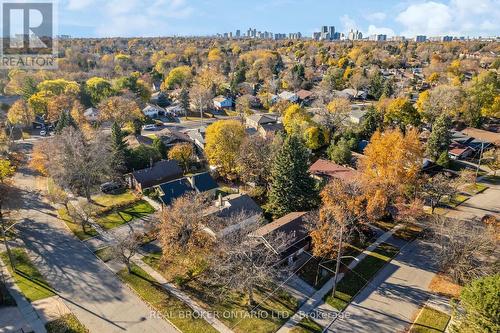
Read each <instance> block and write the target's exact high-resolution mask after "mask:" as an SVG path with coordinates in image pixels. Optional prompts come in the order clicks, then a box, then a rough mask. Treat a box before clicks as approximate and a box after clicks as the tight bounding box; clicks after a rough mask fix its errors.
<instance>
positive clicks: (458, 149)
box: [448, 145, 474, 160]
mask: <svg viewBox="0 0 500 333" xmlns="http://www.w3.org/2000/svg"><path fill="white" fill-rule="evenodd" d="M473 153H474V150H473V149H472V148H470V147H467V146H462V145H456V146H455V147H454V148H452V149H450V150H449V151H448V156H449V157H450V158H451V159H452V160H461V159H464V158H467V157H469V156H470V155H472V154H473Z"/></svg>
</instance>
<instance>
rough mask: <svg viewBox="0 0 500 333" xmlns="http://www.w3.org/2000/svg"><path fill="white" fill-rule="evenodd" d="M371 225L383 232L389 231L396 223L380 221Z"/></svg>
mask: <svg viewBox="0 0 500 333" xmlns="http://www.w3.org/2000/svg"><path fill="white" fill-rule="evenodd" d="M373 224H374V225H375V226H376V227H378V228H380V229H382V230H383V231H389V230H391V229H392V228H394V227H395V226H396V225H397V223H396V222H394V221H381V220H378V221H375V222H374V223H373Z"/></svg>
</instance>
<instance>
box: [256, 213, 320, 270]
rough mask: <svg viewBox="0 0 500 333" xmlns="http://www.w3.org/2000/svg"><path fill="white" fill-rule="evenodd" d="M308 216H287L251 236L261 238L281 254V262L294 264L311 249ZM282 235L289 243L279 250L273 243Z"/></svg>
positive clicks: (301, 214)
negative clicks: (306, 219)
mask: <svg viewBox="0 0 500 333" xmlns="http://www.w3.org/2000/svg"><path fill="white" fill-rule="evenodd" d="M306 216H307V213H306V212H295V213H290V214H287V215H285V216H283V217H281V218H279V219H277V220H275V221H274V222H271V223H268V224H265V225H264V226H262V227H260V228H259V229H257V230H255V231H254V232H253V233H251V234H250V235H249V236H251V237H258V238H261V239H262V240H263V243H264V244H265V245H266V246H269V247H271V249H272V250H274V251H277V252H279V254H280V258H281V259H280V262H283V261H285V260H286V261H288V263H289V264H292V263H293V262H294V261H295V259H296V258H297V257H298V256H299V255H300V254H302V253H303V252H304V251H306V250H308V249H309V248H310V247H311V237H310V236H309V231H308V229H307V225H306V221H305V217H306ZM280 233H281V234H284V236H285V237H288V238H289V243H288V244H287V246H286V247H285V248H282V249H277V248H276V247H275V246H274V244H273V242H274V240H275V239H276V236H278V235H279V234H280Z"/></svg>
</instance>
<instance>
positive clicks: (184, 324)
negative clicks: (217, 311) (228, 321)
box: [118, 265, 217, 333]
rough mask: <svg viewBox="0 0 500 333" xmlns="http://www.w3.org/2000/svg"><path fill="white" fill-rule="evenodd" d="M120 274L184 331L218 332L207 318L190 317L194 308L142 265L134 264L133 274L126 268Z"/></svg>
mask: <svg viewBox="0 0 500 333" xmlns="http://www.w3.org/2000/svg"><path fill="white" fill-rule="evenodd" d="M118 275H119V276H120V277H121V278H122V279H123V280H124V281H125V282H126V283H127V284H128V285H129V286H130V287H131V288H132V289H134V290H135V292H136V293H137V294H139V295H140V296H141V297H142V298H143V299H144V300H145V301H146V302H148V303H149V304H150V305H151V306H152V307H153V308H154V309H155V310H156V311H158V312H160V313H161V314H162V315H163V316H165V318H167V319H168V320H170V321H171V322H172V323H173V324H174V325H175V326H177V327H178V328H179V329H180V330H181V331H182V332H185V333H198V332H204V333H210V332H214V333H216V332H217V331H216V330H215V329H214V328H213V327H212V326H210V325H209V324H208V323H207V322H206V321H205V320H203V319H199V318H189V314H190V313H193V310H191V308H189V307H188V306H187V305H185V304H184V303H183V302H181V301H180V300H179V299H177V298H176V297H174V296H172V295H170V294H169V293H168V292H167V291H166V290H165V289H163V288H162V287H161V286H160V285H158V283H157V282H156V281H155V280H154V279H153V278H152V277H151V276H149V274H147V273H146V272H144V271H143V270H142V269H141V268H140V267H138V266H136V265H134V266H133V267H132V274H129V273H128V272H127V270H126V269H124V270H122V271H120V272H118Z"/></svg>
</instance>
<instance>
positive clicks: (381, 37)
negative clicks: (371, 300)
mask: <svg viewBox="0 0 500 333" xmlns="http://www.w3.org/2000/svg"><path fill="white" fill-rule="evenodd" d="M368 39H369V40H371V41H375V42H385V41H386V40H387V35H377V34H375V35H371V36H370V37H368Z"/></svg>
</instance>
